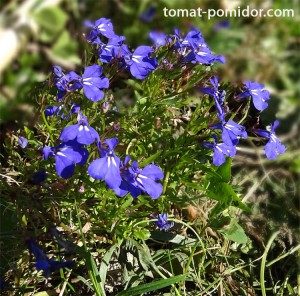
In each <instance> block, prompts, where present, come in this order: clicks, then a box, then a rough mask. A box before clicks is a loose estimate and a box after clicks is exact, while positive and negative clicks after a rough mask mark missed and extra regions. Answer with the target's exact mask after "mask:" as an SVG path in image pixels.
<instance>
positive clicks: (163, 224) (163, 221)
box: [156, 213, 174, 231]
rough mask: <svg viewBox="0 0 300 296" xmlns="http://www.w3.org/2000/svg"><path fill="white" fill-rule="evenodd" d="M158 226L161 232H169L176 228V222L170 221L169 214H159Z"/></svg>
mask: <svg viewBox="0 0 300 296" xmlns="http://www.w3.org/2000/svg"><path fill="white" fill-rule="evenodd" d="M156 225H157V226H158V228H159V229H160V230H164V231H168V230H169V229H170V228H172V227H173V226H174V222H170V221H168V217H167V214H165V213H164V214H158V217H157V221H156Z"/></svg>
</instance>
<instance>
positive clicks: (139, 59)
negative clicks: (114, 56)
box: [122, 46, 157, 79]
mask: <svg viewBox="0 0 300 296" xmlns="http://www.w3.org/2000/svg"><path fill="white" fill-rule="evenodd" d="M122 49H123V50H125V51H126V48H122ZM152 52H153V49H152V48H151V47H150V46H139V47H137V48H136V50H135V51H134V52H133V53H132V54H131V53H130V52H129V53H127V54H125V55H123V59H124V63H125V65H126V68H129V70H130V73H131V74H132V76H133V77H135V78H138V79H144V78H146V77H147V76H148V74H149V73H150V72H152V71H153V70H155V69H156V67H157V60H156V59H155V58H150V57H149V56H150V54H151V53H152Z"/></svg>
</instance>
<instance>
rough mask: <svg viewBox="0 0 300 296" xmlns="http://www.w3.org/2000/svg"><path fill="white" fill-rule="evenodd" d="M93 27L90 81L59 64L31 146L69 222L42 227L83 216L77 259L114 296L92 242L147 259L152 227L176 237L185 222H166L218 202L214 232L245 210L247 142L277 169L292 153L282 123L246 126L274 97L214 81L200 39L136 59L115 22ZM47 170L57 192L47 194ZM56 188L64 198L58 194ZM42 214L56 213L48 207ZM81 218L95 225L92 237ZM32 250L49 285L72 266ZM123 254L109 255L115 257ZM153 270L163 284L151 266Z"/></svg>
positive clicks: (165, 45)
mask: <svg viewBox="0 0 300 296" xmlns="http://www.w3.org/2000/svg"><path fill="white" fill-rule="evenodd" d="M86 24H87V26H88V27H90V28H91V31H90V32H89V34H88V37H87V42H88V44H89V48H88V49H87V57H86V59H85V66H84V67H83V69H80V70H81V72H82V75H80V74H78V73H79V71H78V72H77V73H76V72H74V71H70V72H68V73H65V72H64V71H63V70H62V69H61V68H60V67H59V66H54V68H53V73H52V75H51V77H50V78H49V80H48V83H46V84H45V85H44V87H43V89H42V91H41V93H40V94H39V97H38V100H39V103H40V107H41V108H40V110H41V116H42V119H43V121H41V122H39V123H37V124H36V128H37V132H38V133H39V136H38V138H39V141H40V142H42V143H43V148H42V149H41V147H40V144H35V143H34V142H32V143H31V145H35V146H36V147H39V148H40V150H39V151H42V154H43V159H44V160H41V159H40V160H39V162H38V163H36V164H35V165H33V169H32V172H33V173H34V172H36V171H42V172H43V178H41V181H39V182H35V183H34V184H40V182H42V183H41V185H38V186H41V188H42V189H41V192H42V193H43V195H45V196H46V195H48V194H49V195H51V197H52V199H53V201H54V202H55V203H56V206H57V207H58V208H60V210H58V212H61V217H60V218H59V219H60V220H56V219H57V218H56V219H55V218H53V217H51V218H49V220H47V222H45V223H46V224H45V225H44V227H46V229H47V228H50V226H51V225H53V224H57V225H60V224H64V225H65V224H67V222H66V221H67V216H68V215H66V210H63V208H64V207H66V205H68V206H67V207H69V210H70V212H75V216H77V219H78V226H77V228H79V230H78V229H77V230H78V231H80V233H81V234H82V238H81V239H82V242H83V247H82V249H77V251H78V252H79V255H80V256H79V257H80V258H84V262H85V264H86V265H87V268H88V273H89V275H90V278H91V281H92V285H93V289H94V291H95V293H96V294H97V295H104V294H105V284H104V283H105V279H106V278H105V276H103V270H107V267H106V269H105V267H104V266H103V265H102V263H100V271H101V272H100V271H98V270H99V266H97V268H96V267H95V266H96V265H97V262H98V261H95V259H94V258H93V256H92V255H91V254H92V250H93V244H92V243H90V244H89V239H90V240H91V241H92V238H93V241H94V238H95V237H99V236H102V237H105V240H106V241H107V242H108V243H109V244H110V245H111V246H118V247H119V248H120V250H121V249H122V248H121V245H122V244H123V243H124V241H126V240H127V242H128V241H130V242H131V246H136V248H137V250H139V252H140V253H139V254H144V253H143V252H146V251H145V250H148V249H147V247H146V244H144V245H143V248H144V249H143V251H142V250H141V249H140V248H139V247H138V246H137V245H136V243H137V242H139V241H145V240H147V239H149V238H151V237H152V236H153V235H155V233H156V232H157V231H154V230H153V226H152V225H151V224H150V225H149V224H147V222H151V221H154V222H156V225H157V227H158V228H159V229H160V230H163V231H173V233H176V227H173V226H174V220H175V222H176V224H180V223H181V222H180V221H178V220H176V219H174V218H172V217H171V218H170V217H169V220H168V218H167V212H169V213H171V209H172V208H174V207H177V208H181V207H186V206H187V205H189V204H190V203H191V202H192V201H193V200H195V199H197V198H199V197H200V196H205V197H206V198H211V199H213V200H215V205H214V207H213V209H212V210H211V212H210V216H209V221H208V223H207V225H213V222H214V221H215V220H217V219H219V218H220V217H221V216H222V215H223V213H224V211H225V210H228V209H229V208H230V207H237V208H241V209H243V210H247V209H248V208H247V206H246V205H245V204H243V203H242V202H241V199H240V196H239V195H237V194H236V193H235V191H234V189H233V187H232V186H231V185H230V179H231V175H230V166H231V158H233V157H234V155H235V154H236V153H237V149H236V147H237V145H238V143H239V141H240V140H241V141H245V140H244V139H247V137H248V136H249V135H250V134H251V135H252V138H251V139H252V140H254V141H255V140H257V139H258V137H259V136H260V137H263V138H267V139H268V143H267V144H266V147H265V152H266V156H267V157H268V158H270V159H274V158H276V157H277V156H278V154H282V153H284V151H285V147H284V145H283V144H281V143H280V141H279V139H278V138H277V137H276V135H275V128H276V127H277V126H278V121H276V122H275V123H274V125H271V129H270V131H268V130H265V129H263V128H260V127H259V125H258V124H257V123H256V124H255V125H253V124H251V121H249V118H248V116H247V114H248V112H249V110H250V109H254V108H255V109H257V111H262V110H264V109H265V108H266V107H267V106H268V104H267V103H266V101H267V100H269V99H270V97H269V95H270V94H269V92H268V91H267V90H265V89H264V86H263V85H261V84H259V83H257V82H250V81H247V82H246V83H245V85H244V86H242V87H240V86H235V85H231V84H229V83H225V84H224V83H223V84H220V82H219V78H218V76H216V72H217V67H218V64H219V63H225V58H224V57H223V56H219V55H214V54H213V52H212V51H211V50H210V48H209V47H208V45H207V44H206V43H205V41H204V38H203V36H202V34H201V32H200V31H199V30H197V29H193V30H191V31H190V32H188V33H187V34H186V36H185V37H182V35H181V33H180V32H179V31H178V30H177V29H176V30H175V32H174V34H171V35H167V34H164V33H162V32H155V31H153V32H150V35H149V36H150V38H151V40H152V42H153V46H146V45H141V46H139V47H137V48H136V49H134V50H131V49H129V48H130V47H129V46H128V45H126V43H125V40H126V38H125V37H124V36H118V35H116V33H115V32H114V29H113V25H112V23H111V21H110V20H109V19H106V18H101V19H99V20H97V21H96V22H94V23H91V22H87V23H86ZM245 99H248V100H245ZM251 99H252V100H251ZM65 114H67V115H65ZM25 140H26V139H25V138H24V137H20V140H19V145H20V146H21V147H22V148H23V149H24V150H26V149H28V147H30V141H29V144H28V141H27V140H26V141H25ZM40 142H39V143H40ZM26 147H27V148H26ZM36 153H37V154H35V155H34V156H37V155H38V153H39V152H36ZM27 157H33V156H29V155H28V156H27ZM53 161H55V172H54V163H53ZM41 167H42V169H41ZM45 170H46V171H47V176H48V179H47V182H48V187H47V186H44V185H43V184H45V183H43V182H45V181H44V179H45V178H46V172H45ZM35 174H36V173H35ZM56 175H57V176H56ZM64 179H65V180H66V181H64ZM103 181H104V182H103ZM49 183H50V184H52V187H49ZM54 185H55V186H62V188H63V190H59V191H58V192H55V191H53V188H54V187H55V186H54ZM61 195H64V197H61ZM91 200H94V202H92V206H90V207H89V206H87V205H88V204H89V202H91ZM60 203H61V204H60ZM78 204H80V205H81V206H82V207H80V209H78ZM44 207H45V208H47V207H49V204H47V202H46V201H45V203H44ZM46 212H47V211H46ZM153 213H156V216H154V217H155V218H154V219H152V220H150V219H149V218H150V217H153ZM158 213H163V214H158ZM157 214H158V216H157ZM151 215H152V216H151ZM169 216H170V215H169ZM171 216H172V215H171ZM81 220H86V221H89V222H91V224H92V225H93V226H92V228H91V229H89V230H88V231H89V233H87V238H86V237H85V236H84V233H86V232H87V231H86V230H84V231H83V229H82V226H81ZM182 223H183V224H182V225H183V226H186V225H187V224H185V222H183V221H182ZM235 223H236V222H235ZM189 228H191V226H189ZM193 231H194V232H195V233H196V234H197V230H193ZM156 235H157V233H156ZM197 236H198V234H197ZM156 239H157V238H156ZM160 239H161V237H160ZM231 239H232V240H234V238H232V237H231ZM189 243H191V242H189ZM28 244H29V245H28V246H29V248H30V251H31V252H32V253H33V254H34V255H35V257H36V260H37V265H36V266H37V269H40V270H44V274H45V276H46V277H48V276H49V275H50V273H51V272H53V271H55V270H57V269H59V268H61V267H69V268H70V267H71V264H69V263H67V262H65V263H64V261H62V262H56V261H52V260H51V259H48V257H47V256H46V255H45V254H44V253H43V251H42V250H40V249H39V247H38V245H37V244H36V243H35V242H34V241H32V240H29V243H28ZM195 249H196V246H195ZM113 252H114V250H112V251H111V253H109V252H108V253H107V254H110V257H109V259H110V258H111V256H112V254H113ZM104 256H108V255H104ZM141 256H142V255H141ZM146 257H147V256H146ZM80 262H81V261H80V259H78V264H79V265H80V264H82V263H80ZM72 264H73V263H72ZM143 264H146V263H145V262H144V263H143ZM147 264H148V265H149V266H150V267H149V268H153V270H154V271H156V272H157V273H158V274H159V275H160V276H161V277H163V278H165V276H164V275H161V272H160V271H159V270H158V269H156V268H155V267H154V263H153V262H152V261H151V260H150V259H149V260H148V261H147ZM147 264H146V265H147ZM148 265H147V266H148ZM73 266H74V265H73ZM143 267H144V268H146V267H145V266H143ZM74 268H75V267H74ZM147 268H148V267H147ZM186 268H187V269H188V268H189V267H188V266H186ZM98 272H100V274H101V275H100V282H99V280H98V278H97V276H98ZM95 273H96V274H95ZM105 274H106V271H105ZM176 281H178V282H179V281H180V282H181V281H182V278H180V279H179V278H176V280H174V282H171V281H170V282H168V285H172V288H173V289H174V290H175V292H176V293H179V295H180V289H181V288H183V284H182V283H181V284H179V288H176V286H175V285H174V284H175V283H176ZM127 284H128V283H125V284H124V285H125V286H126V287H127V288H129V286H127ZM145 289H146V288H145ZM128 291H129V292H130V289H128ZM145 291H146V290H145ZM126 295H127V294H126Z"/></svg>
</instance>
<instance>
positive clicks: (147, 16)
mask: <svg viewBox="0 0 300 296" xmlns="http://www.w3.org/2000/svg"><path fill="white" fill-rule="evenodd" d="M155 14H156V8H155V7H153V6H151V7H149V8H148V9H147V10H146V11H145V12H143V13H142V14H141V15H140V19H141V21H143V22H150V21H152V20H153V19H154V17H155Z"/></svg>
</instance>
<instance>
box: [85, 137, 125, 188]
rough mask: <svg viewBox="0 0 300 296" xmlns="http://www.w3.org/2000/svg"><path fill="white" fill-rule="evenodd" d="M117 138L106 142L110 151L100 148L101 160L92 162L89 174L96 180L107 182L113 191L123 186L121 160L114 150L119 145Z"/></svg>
mask: <svg viewBox="0 0 300 296" xmlns="http://www.w3.org/2000/svg"><path fill="white" fill-rule="evenodd" d="M118 142H119V141H118V139H117V138H112V139H107V140H105V141H104V143H106V144H107V145H108V149H103V148H102V147H101V148H100V151H101V156H102V157H100V158H98V159H96V160H94V161H92V162H91V163H90V165H89V167H88V174H89V175H90V176H91V177H93V178H94V179H96V180H105V183H106V184H107V186H108V187H109V188H111V189H114V188H118V187H119V186H120V184H121V181H122V180H121V176H120V158H119V157H117V156H116V155H115V152H114V148H115V147H116V145H117V144H118Z"/></svg>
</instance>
